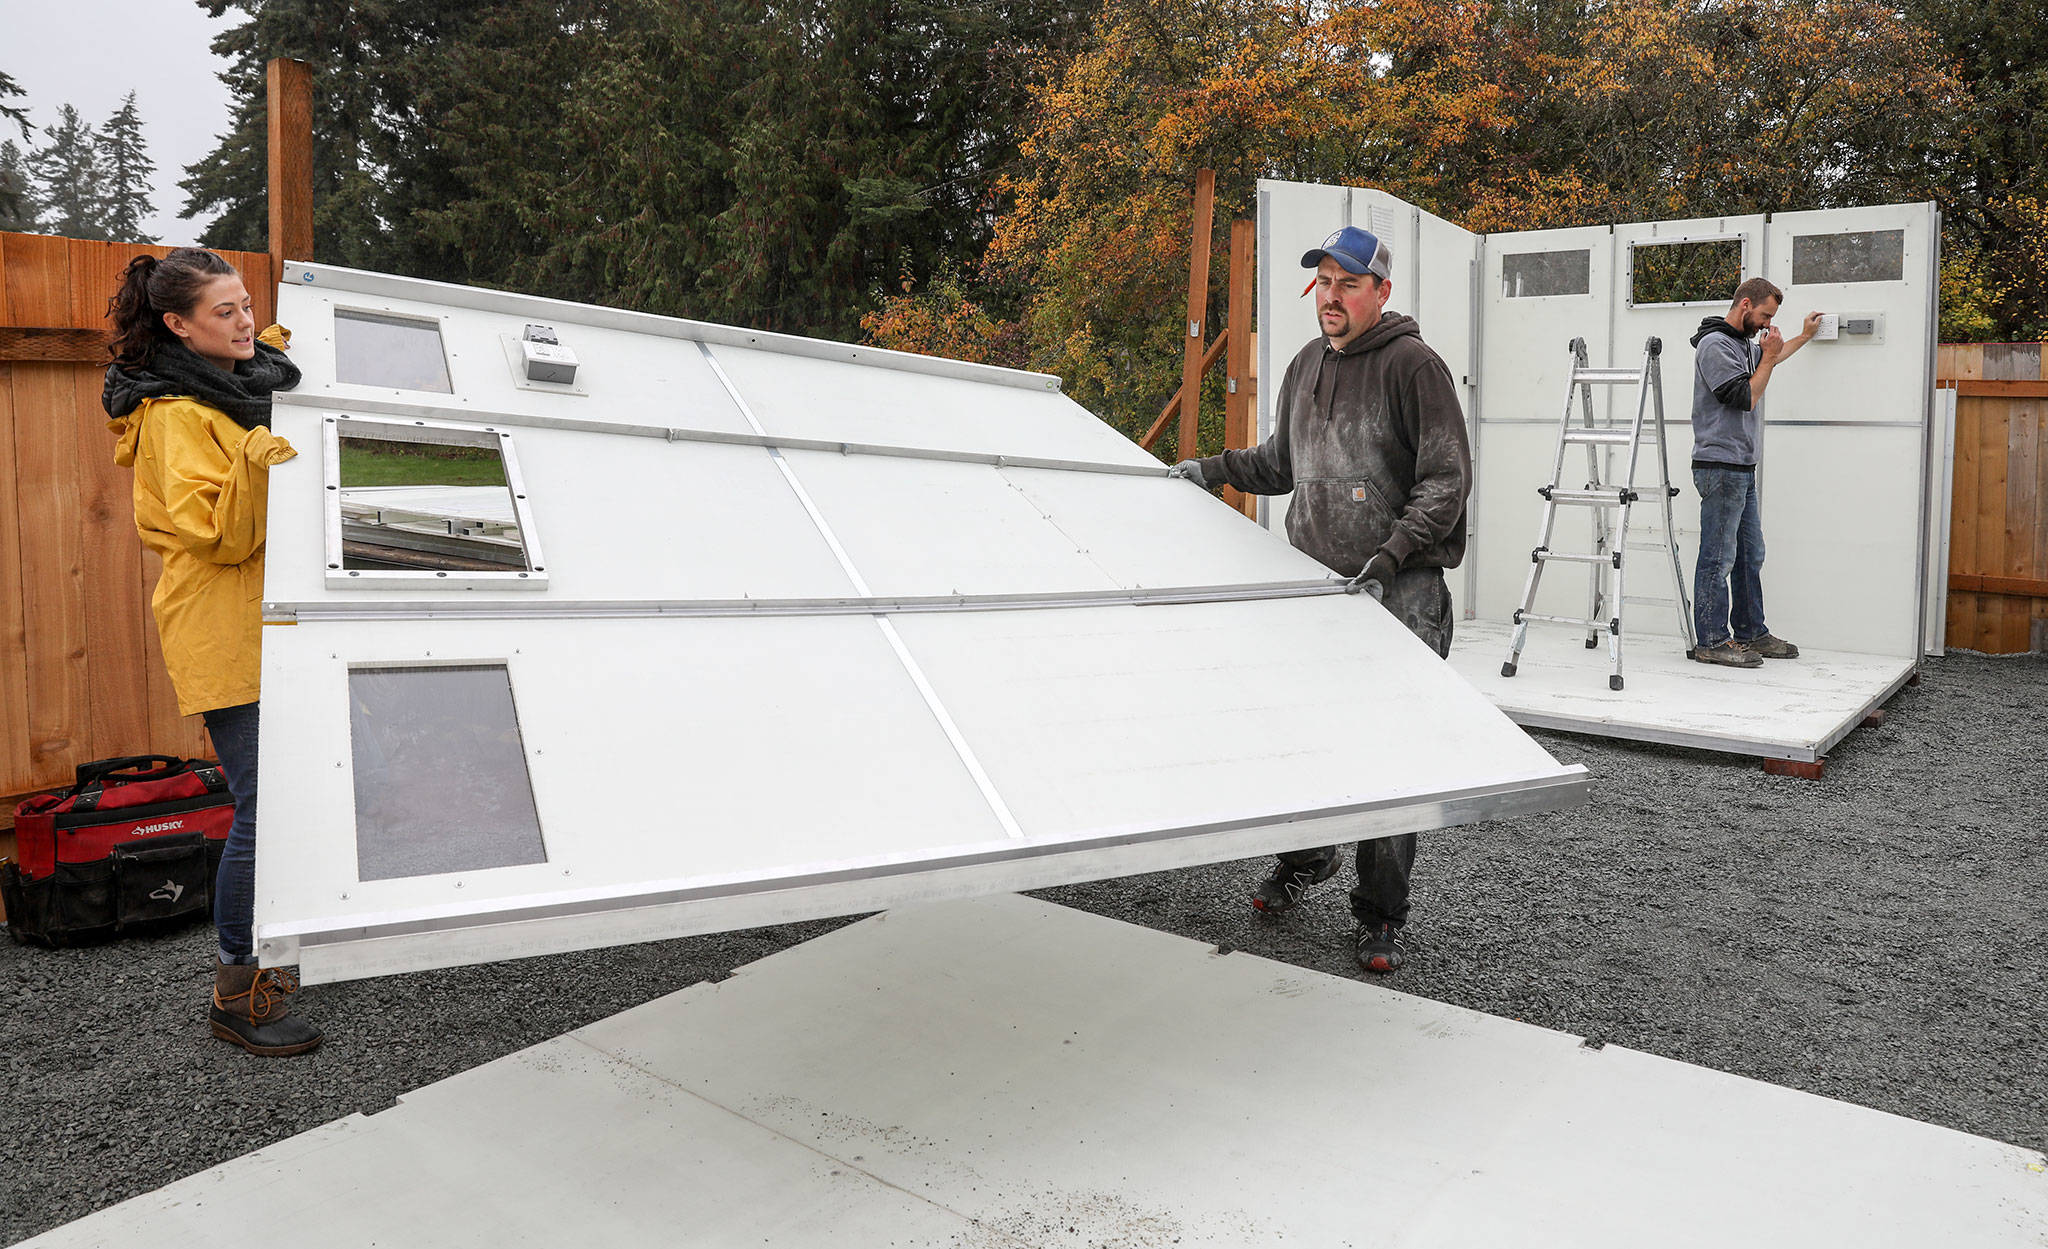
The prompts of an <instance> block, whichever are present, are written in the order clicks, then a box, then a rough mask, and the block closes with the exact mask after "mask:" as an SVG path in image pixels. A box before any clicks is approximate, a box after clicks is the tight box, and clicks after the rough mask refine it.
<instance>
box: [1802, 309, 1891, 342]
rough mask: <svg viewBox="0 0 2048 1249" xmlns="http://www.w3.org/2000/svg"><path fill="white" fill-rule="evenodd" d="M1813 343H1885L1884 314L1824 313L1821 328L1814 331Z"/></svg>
mask: <svg viewBox="0 0 2048 1249" xmlns="http://www.w3.org/2000/svg"><path fill="white" fill-rule="evenodd" d="M1813 341H1815V342H1817V343H1865V344H1871V345H1875V344H1878V343H1882V342H1883V341H1884V314H1883V313H1882V312H1823V313H1821V314H1820V326H1819V328H1818V329H1816V330H1815V331H1814V334H1813Z"/></svg>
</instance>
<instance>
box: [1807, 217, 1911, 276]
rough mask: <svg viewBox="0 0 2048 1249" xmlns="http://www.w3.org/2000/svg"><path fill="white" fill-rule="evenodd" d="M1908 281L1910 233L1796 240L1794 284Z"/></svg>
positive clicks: (1875, 232) (1876, 232) (1874, 232)
mask: <svg viewBox="0 0 2048 1249" xmlns="http://www.w3.org/2000/svg"><path fill="white" fill-rule="evenodd" d="M1905 277H1906V232H1905V231H1904V230H1863V231H1859V232H1857V233H1854V234H1795V235H1793V236H1792V284H1793V285H1795V286H1818V285H1822V284H1824V283H1829V282H1902V281H1904V280H1905Z"/></svg>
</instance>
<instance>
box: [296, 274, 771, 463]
mask: <svg viewBox="0 0 2048 1249" xmlns="http://www.w3.org/2000/svg"><path fill="white" fill-rule="evenodd" d="M321 272H323V273H324V272H326V271H324V270H323V271H321ZM422 293H425V292H422ZM508 298H509V297H508ZM337 307H339V308H348V309H357V310H362V311H369V312H381V313H389V314H393V315H398V316H404V317H420V318H423V319H430V320H433V321H435V322H436V323H438V324H439V325H440V327H441V333H442V338H443V340H444V341H445V343H446V346H447V352H448V375H449V380H450V382H451V383H452V384H453V386H454V388H455V389H454V393H453V394H448V395H435V394H431V393H428V392H421V391H399V390H389V389H382V388H375V387H369V386H359V385H351V384H348V383H345V382H338V381H335V380H334V310H335V309H336V308H337ZM558 310H559V311H560V312H561V313H562V314H563V315H561V316H559V317H551V318H550V320H549V322H548V323H549V324H553V325H554V328H555V330H556V331H557V333H558V335H559V336H560V338H561V341H562V344H563V346H566V347H568V348H569V349H570V350H572V351H574V352H575V353H576V357H577V360H578V362H579V365H578V368H577V370H576V382H575V386H574V389H573V390H541V389H536V388H534V387H530V386H525V387H523V386H521V385H519V384H518V381H517V375H515V374H514V372H513V370H512V366H511V364H510V363H509V362H508V360H507V359H506V355H505V348H504V344H503V341H502V340H503V338H504V337H506V336H510V337H512V338H514V339H517V338H518V337H519V336H520V335H521V334H522V333H523V332H524V331H525V329H526V326H527V324H528V322H529V321H532V320H533V318H534V317H535V316H544V315H548V314H547V313H545V312H533V313H530V314H526V313H521V312H519V311H515V310H507V311H487V310H481V309H461V310H457V309H453V308H451V307H449V306H448V305H447V304H444V303H440V302H436V301H432V300H426V299H417V298H415V299H405V298H398V297H394V296H391V295H368V294H364V293H361V292H357V291H349V290H342V289H334V288H331V287H330V286H329V285H327V284H326V283H324V282H321V283H315V284H314V285H311V286H306V285H301V284H296V283H290V282H287V283H285V284H283V285H281V286H279V287H278V313H277V315H278V321H279V323H280V324H282V325H285V326H287V327H289V328H290V329H291V330H292V347H291V354H292V359H293V361H294V362H295V363H296V364H298V366H299V368H300V370H301V372H303V373H304V374H305V380H304V381H303V382H302V383H301V384H300V385H299V387H298V388H297V390H296V391H294V392H292V393H293V395H294V396H295V397H303V398H306V399H309V400H314V401H320V400H332V401H333V402H335V403H346V402H348V401H351V400H354V401H361V400H382V401H391V402H400V403H416V404H417V403H428V404H435V405H438V406H442V407H445V408H447V409H449V410H452V411H455V412H460V411H461V410H463V409H465V408H469V409H475V410H478V411H485V412H504V413H517V414H521V415H526V416H532V417H543V418H551V419H556V420H567V421H591V422H598V423H601V424H614V425H656V426H669V427H673V428H678V429H701V430H716V431H721V432H725V433H743V432H745V431H746V428H747V426H746V422H745V421H744V420H743V419H741V417H740V413H739V409H738V408H736V407H735V406H734V405H733V403H732V401H731V400H730V399H728V398H727V397H726V396H725V392H724V391H723V390H722V389H720V387H719V386H718V384H717V381H716V380H715V379H714V378H713V377H712V374H711V368H710V366H709V365H707V364H706V363H705V362H704V356H703V353H702V352H701V351H699V350H698V347H697V344H696V343H695V342H692V341H690V340H688V339H684V338H671V337H661V336H657V335H652V334H646V333H632V332H629V331H625V330H621V329H617V328H613V327H609V326H600V325H592V324H588V323H587V322H578V321H575V320H571V319H570V318H571V317H573V316H577V315H578V309H577V308H576V306H575V305H568V304H565V305H558ZM671 324H684V323H671ZM578 392H580V393H578ZM295 401H296V399H295Z"/></svg>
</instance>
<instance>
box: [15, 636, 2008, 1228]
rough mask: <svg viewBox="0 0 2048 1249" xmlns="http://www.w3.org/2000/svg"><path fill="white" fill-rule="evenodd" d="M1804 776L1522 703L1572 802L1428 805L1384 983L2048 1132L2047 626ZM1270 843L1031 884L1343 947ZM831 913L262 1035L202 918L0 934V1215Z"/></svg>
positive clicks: (380, 1092) (794, 930)
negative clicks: (237, 1018)
mask: <svg viewBox="0 0 2048 1249" xmlns="http://www.w3.org/2000/svg"><path fill="white" fill-rule="evenodd" d="M1923 671H1924V678H1923V680H1922V682H1921V684H1920V685H1918V686H1916V687H1910V688H1908V689H1906V690H1904V691H1902V692H1901V693H1900V695H1899V696H1898V697H1897V698H1895V699H1894V700H1893V701H1892V703H1891V706H1890V708H1889V715H1888V718H1887V720H1886V722H1885V723H1884V724H1883V725H1882V726H1880V727H1877V728H1874V729H1863V730H1859V731H1858V732H1856V733H1855V734H1853V735H1852V736H1851V737H1850V738H1849V739H1848V740H1847V741H1846V742H1845V743H1843V745H1842V746H1841V747H1839V748H1838V749H1837V752H1836V755H1835V757H1834V758H1833V759H1831V760H1830V761H1829V763H1828V769H1827V777H1826V779H1824V780H1822V781H1818V782H1814V781H1801V780H1793V779H1786V778H1779V777H1771V776H1766V775H1764V774H1763V772H1762V771H1761V770H1760V769H1759V768H1758V767H1757V765H1756V763H1755V762H1754V761H1752V760H1741V759H1736V758H1733V757H1725V756H1717V755H1709V754H1702V753H1696V752H1688V751H1682V750H1676V749H1671V748H1666V747H1660V746H1650V745H1639V744H1634V743H1625V742H1611V741H1604V740H1600V739H1593V738H1578V737H1571V736H1566V735H1562V734H1548V733H1544V734H1538V737H1539V738H1540V739H1541V740H1542V742H1543V743H1544V745H1545V746H1546V748H1548V749H1549V750H1550V751H1551V753H1553V754H1554V755H1556V756H1557V757H1558V758H1559V759H1561V760H1564V761H1566V762H1572V763H1584V764H1585V765H1587V767H1588V768H1590V769H1591V770H1592V772H1593V776H1594V780H1595V785H1594V789H1593V797H1592V800H1591V802H1590V803H1589V805H1587V806H1586V807H1584V808H1581V809H1579V810H1577V811H1573V812H1567V813H1564V814H1561V815H1556V816H1546V817H1538V818H1527V819H1520V820H1515V821H1511V822H1500V823H1491V824H1482V825H1474V826H1471V827H1467V828H1464V829H1459V830H1455V831H1450V832H1443V833H1438V834H1434V835H1425V836H1424V839H1423V844H1422V853H1421V857H1420V860H1419V861H1418V865H1417V872H1416V881H1415V908H1416V911H1415V915H1414V917H1413V919H1412V921H1411V924H1410V930H1411V932H1412V933H1413V934H1414V935H1415V937H1416V939H1417V942H1418V945H1419V950H1418V954H1417V956H1416V958H1415V960H1414V962H1413V963H1412V964H1411V965H1410V966H1409V967H1408V968H1407V969H1405V970H1403V971H1402V972H1400V973H1398V974H1397V975H1395V976H1393V977H1391V978H1390V979H1389V980H1388V981H1386V983H1389V984H1390V985H1391V986H1392V987H1394V988H1398V989H1401V990H1403V991H1405V992H1409V993H1414V994H1419V995H1421V996H1424V997H1430V998H1436V999H1438V1000H1441V1001H1445V1002H1454V1003H1457V1004H1459V1005H1462V1006H1469V1007H1472V1008H1474V1009H1477V1010H1482V1011H1485V1012H1487V1013H1489V1014H1494V1015H1503V1016H1508V1017H1511V1018H1515V1019H1522V1020H1527V1021H1528V1022H1530V1023H1535V1024H1540V1025H1542V1026H1544V1027H1548V1028H1557V1029H1561V1030H1564V1031H1567V1032H1572V1033H1577V1034H1580V1035H1583V1036H1587V1037H1592V1038H1597V1039H1599V1040H1601V1041H1604V1042H1608V1043H1611V1044H1618V1045H1625V1046H1628V1047H1630V1048H1633V1049H1638V1050H1645V1051H1648V1052H1650V1053H1654V1054H1661V1055H1665V1056H1667V1057H1670V1058H1676V1059H1682V1060H1684V1061H1686V1062H1692V1063H1699V1064H1702V1065H1705V1066H1708V1067H1713V1068H1717V1069H1719V1070H1722V1071H1730V1072H1734V1073H1737V1074H1739V1075H1744V1076H1751V1077H1754V1078H1756V1079H1760V1080H1768V1081H1771V1082H1772V1083H1775V1084H1782V1085H1788V1086H1790V1087H1792V1088H1797V1089H1804V1090H1807V1091H1809V1092H1813V1093H1819V1094H1823V1095H1825V1096H1828V1097H1835V1098H1840V1099H1842V1100H1845V1101H1850V1102H1855V1103H1858V1104H1861V1105H1865V1106H1870V1107H1874V1108H1876V1109H1878V1110H1884V1111H1889V1112H1891V1113H1894V1114H1900V1115H1907V1116H1910V1117H1912V1118H1914V1119H1921V1120H1925V1121H1927V1122H1930V1123H1937V1124H1942V1125H1945V1126H1947V1127H1951V1128H1956V1129H1959V1130H1961V1131H1964V1132H1972V1133H1977V1134H1980V1135H1984V1136H1990V1137H1995V1138H1997V1139H2000V1140H2004V1141H2009V1142H2012V1143H2014V1144H2017V1145H2022V1146H2026V1147H2029V1148H2033V1149H2048V1043H2044V1040H2043V1038H2044V1036H2048V936H2044V934H2048V659H2044V658H2042V657H2039V656H2034V657H2020V658H2006V659H1994V658H1987V657H1984V656H1978V655H1972V654H1968V653H1962V652H1952V653H1951V655H1950V656H1949V657H1948V658H1947V659H1945V660H1935V661H1930V662H1929V663H1928V664H1927V665H1926V667H1925V669H1924V670H1923ZM1264 869H1265V865H1264V862H1263V861H1261V862H1256V863H1254V862H1239V863H1227V864H1220V865H1216V866H1211V867H1201V868H1193V869H1189V870H1185V871H1177V872H1168V873H1160V874H1157V875H1152V876H1144V877H1137V878H1133V879H1127V880H1118V881H1108V882H1102V883H1098V884H1090V885H1079V886H1073V887H1068V888H1062V889H1054V890H1048V891H1046V892H1045V893H1044V894H1043V895H1042V896H1044V897H1047V898H1049V899H1051V900H1053V901H1057V902H1060V903H1063V904H1066V905H1069V906H1074V907H1079V908H1081V909H1084V910H1089V911H1094V912H1097V913H1099V914H1103V915H1107V916H1112V917H1115V918H1118V919H1123V920H1127V921H1129V922H1132V923H1136V924H1142V925H1145V926H1147V927H1151V928H1158V929H1162V930H1164V931H1167V932H1173V933H1178V934H1181V935H1183V936H1187V937H1191V938H1194V939H1196V940H1199V941H1204V942H1211V943H1215V944H1219V945H1223V946H1228V947H1230V948H1233V949H1236V950H1241V951H1245V952H1247V953H1251V954H1256V955H1260V956H1263V957H1266V958H1272V959H1277V960H1280V961H1282V962H1287V963H1292V964H1295V965H1298V966H1301V967H1308V968H1314V969H1316V970H1318V971H1325V972H1329V973H1332V974H1334V975H1339V976H1359V975H1362V974H1363V973H1360V972H1359V971H1358V970H1357V968H1356V965H1355V964H1353V963H1352V961H1351V959H1350V956H1349V950H1348V946H1347V944H1346V938H1347V937H1348V935H1349V917H1348V913H1347V912H1346V909H1345V906H1344V897H1343V889H1342V888H1336V887H1333V886H1334V885H1335V884H1337V883H1340V882H1345V881H1346V880H1347V878H1348V877H1349V876H1350V870H1349V868H1348V867H1347V869H1346V871H1345V873H1344V874H1343V876H1341V877H1339V880H1338V882H1333V885H1326V886H1324V887H1323V889H1322V890H1321V891H1320V892H1319V893H1318V894H1317V895H1316V896H1315V897H1314V898H1313V899H1312V900H1311V901H1310V902H1309V903H1308V904H1306V905H1304V906H1303V907H1302V908H1301V909H1300V910H1298V911H1296V912H1295V913H1293V914H1292V915H1290V916H1288V917H1287V918H1286V919H1285V920H1282V921H1274V920H1268V919H1265V918H1263V917H1260V916H1258V915H1257V914H1256V913H1254V912H1253V911H1252V910H1251V909H1250V907H1249V906H1248V905H1247V903H1246V893H1247V890H1248V888H1249V886H1250V885H1251V883H1252V882H1253V881H1254V880H1255V879H1256V878H1257V877H1258V876H1260V875H1261V874H1263V872H1264ZM844 922H845V921H843V920H832V921H823V922H818V923H809V924H796V925H787V926H783V927H778V928H770V929H760V930H756V931H752V932H742V933H731V934H723V935H718V936H710V937H693V938H687V939H684V940H678V941H670V942H662V943H659V944H653V945H642V946H633V947H628V948H624V949H618V950H606V951H592V952H586V953H581V954H572V955H562V956H557V957H551V958H543V959H531V960H526V961H522V962H516V963H504V964H498V965H495V966H489V967H472V968H465V969H461V970H458V971H452V972H433V973H425V974H421V975H417V976H406V977H393V978H387V979H382V980H371V981H359V982H353V983H347V984H338V985H322V986H318V987H316V988H313V989H309V990H307V991H306V993H305V994H304V995H303V997H302V1004H303V1009H304V1010H305V1013H307V1014H308V1015H309V1016H312V1017H314V1018H316V1019H318V1020H319V1021H321V1022H323V1023H324V1024H326V1025H327V1027H328V1029H329V1033H328V1041H327V1043H326V1045H325V1046H324V1047H323V1048H322V1049H320V1050H319V1051H318V1052H317V1053H316V1054H315V1055H313V1056H311V1057H309V1058H305V1059H292V1060H263V1059H257V1058H251V1057H249V1056H247V1055H244V1054H242V1053H241V1052H240V1051H239V1050H235V1049H233V1048H231V1047H229V1046H227V1045H225V1044H222V1043H221V1042H218V1041H215V1040H213V1039H211V1037H210V1036H208V1035H207V1033H206V1031H205V1027H204V1024H203V1022H202V1021H201V1011H202V1009H203V1006H202V1004H203V1001H204V997H205V993H206V989H207V984H208V979H209V976H210V974H211V973H210V969H209V968H208V966H207V961H206V960H207V958H208V955H209V951H210V948H211V940H210V937H211V930H210V929H207V928H205V927H203V926H195V927H192V928H188V929H185V930H181V931H180V932H177V933H175V934H171V935H167V936H162V937H158V938H154V939H148V940H135V941H127V942H123V943H120V944H117V945H113V946H102V947H99V948H94V949H86V950H62V951H50V950H41V949H33V948H25V947H20V946H15V945H13V944H12V943H11V942H9V943H0V1062H4V1063H5V1064H6V1069H7V1085H8V1088H9V1090H10V1091H9V1095H8V1098H7V1101H6V1103H5V1112H4V1118H0V1244H11V1243H13V1242H14V1241H16V1240H18V1239H21V1238H24V1237H27V1236H30V1235H33V1234H34V1233H36V1232H39V1231H42V1230H45V1229H47V1228H50V1227H53V1226H55V1225H57V1224H60V1223H63V1222H66V1221H69V1220H71V1219H75V1218H78V1217H80V1216H82V1215H85V1214H88V1213H90V1212H92V1211H94V1210H98V1209H102V1208H104V1207H106V1206H109V1205H112V1204H114V1203H115V1202H118V1201H120V1200H122V1199H124V1198H127V1197H131V1196H134V1195H136V1194H138V1193H142V1192H146V1191H149V1190H151V1189H154V1188H157V1187H160V1186H162V1185H164V1184H166V1183H169V1182H170V1181H172V1180H174V1179H177V1178H179V1177H181V1176H185V1175H189V1174H192V1173H194V1172H197V1171H200V1170H203V1169H205V1168H207V1167H211V1166H213V1165H215V1164H217V1163H220V1162H224V1161H226V1160H227V1159H229V1158H232V1157H235V1156H237V1155H240V1154H242V1153H246V1152H248V1151H250V1150H253V1149H257V1148H259V1147H261V1146H264V1145H268V1144H270V1143H272V1142H274V1141H278V1140H282V1139H284V1138H286V1137H288V1136H292V1135H295V1134H297V1133H299V1132H303V1131H306V1130H307V1129H309V1128H312V1127H315V1126H317V1125H319V1124H322V1123H326V1122H328V1121H330V1120H332V1119H336V1118H339V1117H341V1116H344V1115H348V1114H351V1113H354V1112H357V1111H361V1112H366V1113H368V1112H375V1111H378V1110H382V1109H385V1108H386V1107H388V1106H390V1105H391V1104H392V1102H393V1101H394V1100H396V1098H397V1097H398V1096H399V1095H400V1094H402V1093H405V1092H407V1091H409V1090H411V1089H415V1088H418V1087H420V1086H422V1085H425V1084H429V1083H432V1082H434V1081H436V1080H440V1079H442V1078H444V1077H446V1076H450V1075H453V1074H455V1073H456V1072H459V1071H463V1070H466V1069H468V1068H470V1067H474V1066H476V1065H478V1064H480V1063H484V1062H488V1061H489V1060H491V1059H493V1058H497V1057H499V1056H501V1055H504V1054H507V1053H511V1052H512V1051H514V1050H518V1049H522V1048H524V1047H526V1046H529V1045H533V1044H536V1043H538V1042H540V1041H544V1040H547V1039H548V1038H550V1037H554V1036H557V1035H559V1034H561V1033H563V1032H566V1031H568V1030H570V1029H573V1028H577V1027H580V1026H582V1025H584V1024H586V1023H589V1022H591V1021H593V1020H596V1019H600V1018H603V1017H605V1016H607V1015H611V1014H614V1013H616V1012H618V1011H621V1010H624V1009H626V1008H627V1007H630V1006H634V1005H637V1004H639V1003H641V1002H645V1001H647V1000H649V999H651V998H654V997H657V996H659V995H661V994H665V993H669V992H672V991H674V990H676V989H680V988H683V987H684V986H686V985H690V984H693V983H695V982H697V981H699V980H702V979H706V978H716V977H720V976H723V975H725V974H726V973H728V972H730V971H731V970H732V969H733V968H734V967H737V966H739V965H741V964H744V963H748V962H751V961H753V960H755V959H758V958H761V957H764V956H766V955H768V954H772V953H774V952H775V951H777V950H781V949H784V948H786V947H788V946H790V945H794V944H796V943H797V942H800V941H804V940H808V939H810V938H812V937H815V936H818V935H820V934H822V933H825V932H828V931H830V930H832V929H833V928H835V927H838V926H839V925H840V924H841V923H844Z"/></svg>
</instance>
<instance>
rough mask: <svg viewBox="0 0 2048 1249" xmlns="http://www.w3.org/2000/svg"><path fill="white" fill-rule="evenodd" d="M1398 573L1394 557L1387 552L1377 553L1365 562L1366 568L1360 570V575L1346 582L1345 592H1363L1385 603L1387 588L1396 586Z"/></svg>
mask: <svg viewBox="0 0 2048 1249" xmlns="http://www.w3.org/2000/svg"><path fill="white" fill-rule="evenodd" d="M1396 571H1397V570H1396V568H1395V566H1394V557H1393V556H1391V555H1389V554H1387V553H1386V552H1385V551H1375V552H1374V553H1373V557H1372V558H1371V559H1369V560H1367V561H1365V567H1363V568H1361V569H1359V570H1358V575H1357V576H1356V577H1353V578H1352V579H1351V580H1350V581H1347V582H1345V584H1344V592H1345V593H1346V594H1356V593H1358V592H1359V591H1360V590H1363V591H1365V592H1366V593H1367V594H1370V595H1372V596H1373V598H1374V599H1376V600H1378V601H1379V602H1382V603H1384V602H1386V600H1387V587H1388V586H1391V585H1393V584H1394V573H1395V572H1396Z"/></svg>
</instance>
